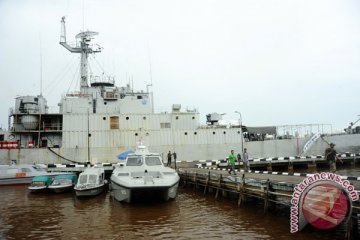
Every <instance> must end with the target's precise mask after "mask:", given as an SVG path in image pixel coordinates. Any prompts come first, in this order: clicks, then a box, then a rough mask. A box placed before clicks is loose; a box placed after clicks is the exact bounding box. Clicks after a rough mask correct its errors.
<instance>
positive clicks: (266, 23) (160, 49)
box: [0, 0, 360, 129]
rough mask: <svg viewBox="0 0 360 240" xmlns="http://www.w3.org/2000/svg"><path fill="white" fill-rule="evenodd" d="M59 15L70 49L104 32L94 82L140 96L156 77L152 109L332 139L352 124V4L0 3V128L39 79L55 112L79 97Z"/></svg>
mask: <svg viewBox="0 0 360 240" xmlns="http://www.w3.org/2000/svg"><path fill="white" fill-rule="evenodd" d="M62 16H65V17H66V30H67V40H68V42H72V41H75V35H76V34H77V33H79V31H81V30H82V29H85V30H92V31H97V32H99V36H97V38H96V39H95V42H96V43H98V44H99V45H101V46H102V47H103V48H104V49H103V52H102V53H100V54H98V55H97V56H96V61H93V62H92V63H91V70H92V71H93V73H94V74H101V73H102V71H105V73H106V74H108V75H115V76H116V84H117V85H119V86H124V85H125V84H126V83H128V82H129V78H131V79H133V84H134V88H135V89H138V90H141V89H144V90H145V89H146V85H147V84H150V83H151V79H152V83H153V91H154V98H155V100H154V101H155V110H156V111H166V110H167V111H168V110H170V108H171V105H172V104H173V103H179V104H181V105H182V108H183V109H186V108H190V109H193V108H197V109H198V111H199V112H200V118H201V120H202V122H204V121H205V115H206V114H207V113H212V112H218V113H226V115H224V119H226V120H233V119H238V117H239V115H238V114H236V113H234V111H239V112H241V114H242V118H243V123H244V125H248V126H264V125H285V124H308V123H326V124H332V125H333V129H337V128H344V127H346V126H347V125H348V124H349V122H351V121H355V120H356V119H357V118H358V117H359V116H358V115H359V114H360V109H359V104H360V1H358V0H353V1H351V0H299V1H295V0H294V1H292V0H277V1H276V0H247V1H245V0H234V1H230V0H178V1H175V0H143V1H140V0H138V1H137V0H114V1H112V0H86V1H81V0H67V1H66V0H64V1H60V0H57V1H55V0H53V1H47V0H31V1H30V0H17V1H14V0H0V33H1V37H0V76H1V88H0V100H1V105H0V126H2V127H3V128H4V127H5V128H7V126H8V124H7V116H8V111H9V108H10V107H13V106H14V98H15V97H16V96H19V95H38V94H39V93H40V82H41V81H40V79H41V76H42V91H43V95H44V96H45V97H46V98H47V100H48V105H49V106H50V108H51V110H52V111H58V108H57V104H58V102H59V101H60V98H61V95H62V94H65V93H66V92H67V91H75V90H78V89H79V80H78V77H79V55H77V54H73V53H70V52H69V51H67V50H66V49H65V48H63V47H62V46H61V45H59V36H60V20H61V17H62ZM40 56H41V57H40ZM40 59H42V61H41V60H40ZM150 59H151V60H150ZM41 62H42V64H41ZM150 62H151V71H150ZM100 66H101V67H100ZM41 69H42V71H41ZM41 72H42V74H41ZM150 72H152V74H150Z"/></svg>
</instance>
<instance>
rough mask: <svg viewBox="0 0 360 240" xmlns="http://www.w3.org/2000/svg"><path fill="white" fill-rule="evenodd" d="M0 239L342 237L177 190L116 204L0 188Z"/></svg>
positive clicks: (252, 206) (282, 215)
mask: <svg viewBox="0 0 360 240" xmlns="http://www.w3.org/2000/svg"><path fill="white" fill-rule="evenodd" d="M0 200H1V204H0V239H66V240H71V239H343V238H344V231H343V230H339V229H337V230H331V231H319V230H316V229H313V228H311V227H306V228H305V229H304V230H303V231H301V232H298V233H295V234H291V233H290V232H289V214H288V212H289V209H288V208H286V207H278V208H277V211H274V212H270V213H267V214H263V205H262V204H261V203H256V202H246V203H245V205H244V206H243V207H241V208H238V207H237V202H236V200H229V199H224V198H219V199H218V200H215V199H214V197H213V195H211V194H208V195H206V196H204V195H203V194H202V192H201V191H196V190H193V189H192V188H181V187H180V188H179V192H178V196H177V198H176V199H175V200H171V201H168V202H161V203H159V202H153V203H132V204H127V203H119V202H116V201H115V200H113V198H112V197H111V196H110V194H109V193H104V194H102V195H99V196H96V197H92V198H87V199H79V198H77V197H76V196H75V194H74V193H73V192H69V193H64V194H50V193H49V194H34V193H29V192H28V190H27V187H26V186H5V187H0Z"/></svg>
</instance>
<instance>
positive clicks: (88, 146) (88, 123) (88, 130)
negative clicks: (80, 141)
mask: <svg viewBox="0 0 360 240" xmlns="http://www.w3.org/2000/svg"><path fill="white" fill-rule="evenodd" d="M89 125H90V120H89V108H88V109H87V135H88V136H87V155H88V162H90V126H89Z"/></svg>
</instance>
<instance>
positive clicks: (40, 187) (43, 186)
mask: <svg viewBox="0 0 360 240" xmlns="http://www.w3.org/2000/svg"><path fill="white" fill-rule="evenodd" d="M52 180H53V176H36V177H33V179H32V181H31V184H30V186H29V187H28V189H29V190H30V192H33V193H34V192H46V191H47V190H48V187H49V185H50V184H51V182H52Z"/></svg>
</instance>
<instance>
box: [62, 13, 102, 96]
mask: <svg viewBox="0 0 360 240" xmlns="http://www.w3.org/2000/svg"><path fill="white" fill-rule="evenodd" d="M98 34H99V33H97V32H92V31H84V32H80V33H79V34H77V35H76V36H75V37H76V39H77V41H76V45H75V46H71V45H69V44H68V43H67V42H66V29H65V17H62V18H61V33H60V44H61V45H62V46H63V47H65V48H66V49H67V50H69V51H70V52H72V53H80V54H81V60H80V91H81V93H84V94H85V93H87V89H88V87H89V84H88V78H89V76H88V56H89V54H91V53H98V52H101V48H100V47H99V46H97V47H96V48H93V46H92V44H90V42H91V39H92V38H93V36H95V35H98Z"/></svg>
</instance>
